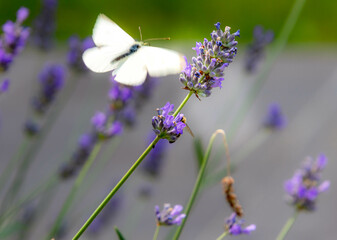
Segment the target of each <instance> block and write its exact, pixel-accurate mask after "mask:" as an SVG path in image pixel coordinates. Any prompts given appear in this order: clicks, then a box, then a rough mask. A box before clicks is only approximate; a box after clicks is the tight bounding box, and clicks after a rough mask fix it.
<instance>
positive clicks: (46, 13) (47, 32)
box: [32, 0, 58, 50]
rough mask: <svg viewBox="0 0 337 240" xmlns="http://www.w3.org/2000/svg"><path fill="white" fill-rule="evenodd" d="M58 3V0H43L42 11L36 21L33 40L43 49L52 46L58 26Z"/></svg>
mask: <svg viewBox="0 0 337 240" xmlns="http://www.w3.org/2000/svg"><path fill="white" fill-rule="evenodd" d="M57 4H58V1H57V0H42V9H41V12H40V14H39V16H38V17H37V18H36V19H35V21H34V26H33V36H32V37H33V42H34V43H35V45H36V46H38V47H39V48H41V49H43V50H48V49H50V48H51V47H52V42H53V37H54V32H55V28H56V24H55V18H56V10H57Z"/></svg>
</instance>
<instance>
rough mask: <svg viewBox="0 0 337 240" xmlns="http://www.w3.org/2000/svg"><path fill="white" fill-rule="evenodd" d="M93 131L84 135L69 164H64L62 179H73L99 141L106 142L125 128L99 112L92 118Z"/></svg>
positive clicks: (61, 172) (60, 172)
mask: <svg viewBox="0 0 337 240" xmlns="http://www.w3.org/2000/svg"><path fill="white" fill-rule="evenodd" d="M91 124H92V126H93V130H92V131H91V133H90V134H84V135H82V136H81V137H80V139H79V141H78V147H77V149H76V151H75V153H74V154H73V155H72V158H71V159H70V161H69V162H67V163H64V164H63V165H62V166H61V168H60V170H59V176H60V178H62V179H68V178H70V177H73V176H74V175H75V174H76V173H77V172H78V170H79V169H80V168H81V167H82V166H83V164H84V163H85V162H86V161H87V159H88V157H89V155H90V153H91V151H92V149H93V147H94V145H95V144H96V143H97V142H98V141H99V140H101V141H105V140H107V139H110V138H112V137H114V136H116V135H120V134H121V133H122V130H123V126H122V124H121V123H120V122H118V121H114V122H111V123H110V122H109V118H108V116H107V115H106V114H105V113H103V112H97V113H96V114H95V115H94V116H93V117H92V118H91Z"/></svg>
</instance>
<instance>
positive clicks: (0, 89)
mask: <svg viewBox="0 0 337 240" xmlns="http://www.w3.org/2000/svg"><path fill="white" fill-rule="evenodd" d="M9 85H10V81H9V79H8V78H6V79H4V80H2V82H0V93H4V92H7V91H8V89H9Z"/></svg>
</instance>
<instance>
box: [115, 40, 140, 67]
mask: <svg viewBox="0 0 337 240" xmlns="http://www.w3.org/2000/svg"><path fill="white" fill-rule="evenodd" d="M141 46H142V45H141V43H136V44H133V45H132V46H131V48H130V49H129V51H128V52H126V53H124V54H122V55H120V56H118V57H116V58H115V59H113V60H112V61H111V63H112V64H113V63H116V62H118V61H119V60H121V59H123V58H126V57H128V56H130V55H131V54H133V53H135V52H137V50H138V49H139V48H140V47H141Z"/></svg>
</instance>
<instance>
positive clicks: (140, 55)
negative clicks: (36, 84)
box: [83, 14, 185, 86]
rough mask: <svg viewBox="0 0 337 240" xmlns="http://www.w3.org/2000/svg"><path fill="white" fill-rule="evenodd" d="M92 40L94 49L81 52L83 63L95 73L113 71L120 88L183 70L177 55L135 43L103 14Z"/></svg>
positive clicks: (181, 62) (182, 61) (180, 57)
mask: <svg viewBox="0 0 337 240" xmlns="http://www.w3.org/2000/svg"><path fill="white" fill-rule="evenodd" d="M93 40H94V42H95V44H96V46H97V47H94V48H90V49H88V50H86V51H85V52H84V54H83V61H84V63H85V64H86V66H87V67H88V68H89V69H91V70H92V71H94V72H107V71H113V72H112V74H113V75H116V77H115V80H116V81H118V82H120V83H122V84H126V85H132V86H137V85H141V84H142V83H143V82H144V81H145V79H146V76H147V74H148V75H150V76H152V77H161V76H166V75H169V74H176V73H179V72H181V71H182V69H183V68H184V63H185V62H184V60H183V58H182V56H181V55H180V54H179V53H177V52H175V51H172V50H167V49H163V48H158V47H150V46H146V43H143V42H137V41H135V40H134V39H133V38H132V37H131V36H130V35H128V34H127V33H126V32H125V31H123V29H121V28H120V27H119V26H118V25H117V24H116V23H114V22H113V21H112V20H110V19H109V18H107V17H106V16H105V15H103V14H100V15H99V16H98V18H97V21H96V24H95V27H94V30H93Z"/></svg>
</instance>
